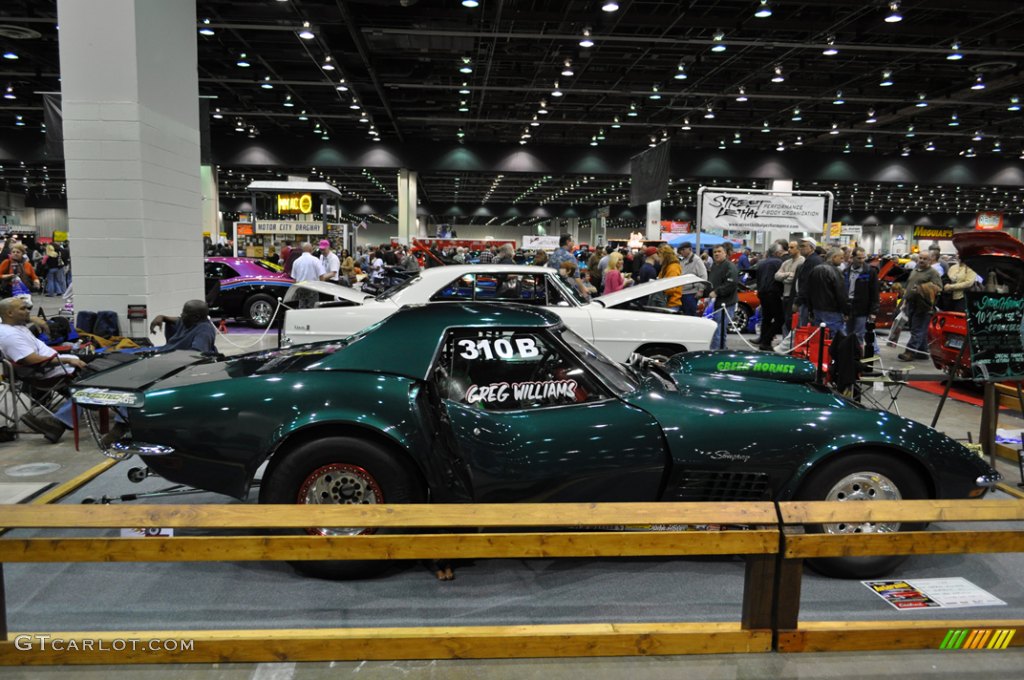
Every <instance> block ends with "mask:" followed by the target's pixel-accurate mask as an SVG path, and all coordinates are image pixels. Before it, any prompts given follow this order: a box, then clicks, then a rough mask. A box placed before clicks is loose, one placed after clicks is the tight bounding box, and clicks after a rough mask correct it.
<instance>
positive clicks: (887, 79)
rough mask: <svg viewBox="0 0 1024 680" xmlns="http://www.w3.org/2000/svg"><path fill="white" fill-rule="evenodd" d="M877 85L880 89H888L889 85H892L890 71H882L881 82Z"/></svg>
mask: <svg viewBox="0 0 1024 680" xmlns="http://www.w3.org/2000/svg"><path fill="white" fill-rule="evenodd" d="M878 84H879V86H881V87H889V86H890V85H892V71H889V70H885V71H882V80H881V82H880V83H878Z"/></svg>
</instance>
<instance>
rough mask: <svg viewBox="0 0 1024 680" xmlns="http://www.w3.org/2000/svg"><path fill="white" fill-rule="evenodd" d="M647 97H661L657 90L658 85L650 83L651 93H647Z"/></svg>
mask: <svg viewBox="0 0 1024 680" xmlns="http://www.w3.org/2000/svg"><path fill="white" fill-rule="evenodd" d="M649 98H650V99H661V94H660V93H659V92H658V86H657V85H651V94H650V95H649Z"/></svg>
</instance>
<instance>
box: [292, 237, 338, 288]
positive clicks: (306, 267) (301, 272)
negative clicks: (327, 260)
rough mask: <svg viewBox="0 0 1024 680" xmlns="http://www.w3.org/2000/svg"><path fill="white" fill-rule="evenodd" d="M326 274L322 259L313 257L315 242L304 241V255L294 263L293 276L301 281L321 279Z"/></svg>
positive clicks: (297, 280)
mask: <svg viewBox="0 0 1024 680" xmlns="http://www.w3.org/2000/svg"><path fill="white" fill-rule="evenodd" d="M328 245H329V244H328ZM323 275H324V268H323V265H321V264H320V260H318V259H317V258H315V257H313V244H312V243H310V242H308V241H304V242H303V243H302V255H299V259H297V260H295V264H293V265H292V278H293V279H295V281H296V282H299V281H319V280H320V277H321V276H323Z"/></svg>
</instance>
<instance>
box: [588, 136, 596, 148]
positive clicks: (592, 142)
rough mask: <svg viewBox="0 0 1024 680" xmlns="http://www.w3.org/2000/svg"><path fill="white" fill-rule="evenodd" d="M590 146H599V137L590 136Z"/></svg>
mask: <svg viewBox="0 0 1024 680" xmlns="http://www.w3.org/2000/svg"><path fill="white" fill-rule="evenodd" d="M590 146H597V137H591V138H590Z"/></svg>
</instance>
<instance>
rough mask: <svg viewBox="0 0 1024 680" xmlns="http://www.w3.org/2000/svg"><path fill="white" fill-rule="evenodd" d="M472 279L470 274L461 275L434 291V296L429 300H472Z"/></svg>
mask: <svg viewBox="0 0 1024 680" xmlns="http://www.w3.org/2000/svg"><path fill="white" fill-rule="evenodd" d="M474 279H475V277H474V276H473V275H472V274H466V275H465V276H461V277H459V278H457V279H455V280H454V281H452V282H451V283H449V284H448V285H447V286H445V287H444V288H442V289H441V290H439V291H437V292H436V293H434V296H433V297H431V298H430V301H431V302H459V301H468V300H472V299H473V283H474Z"/></svg>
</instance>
